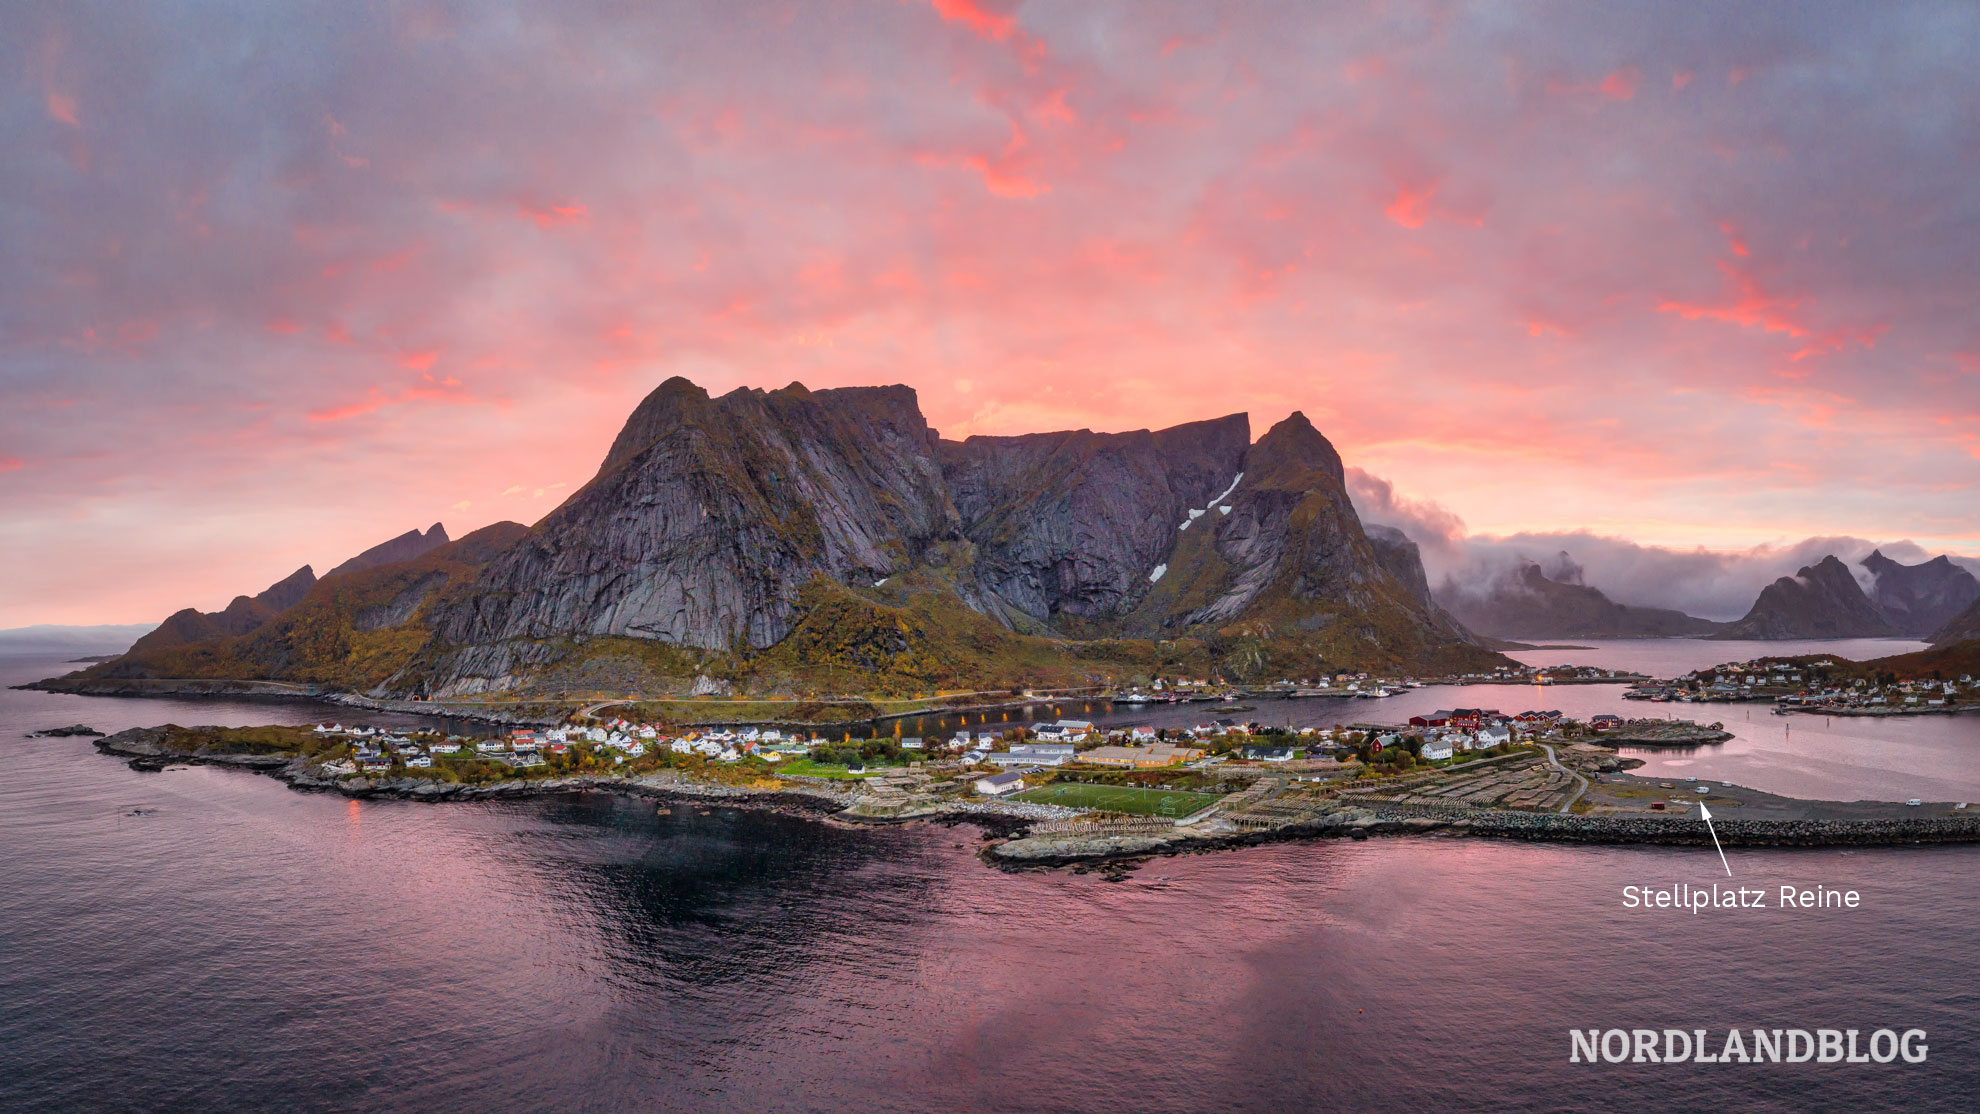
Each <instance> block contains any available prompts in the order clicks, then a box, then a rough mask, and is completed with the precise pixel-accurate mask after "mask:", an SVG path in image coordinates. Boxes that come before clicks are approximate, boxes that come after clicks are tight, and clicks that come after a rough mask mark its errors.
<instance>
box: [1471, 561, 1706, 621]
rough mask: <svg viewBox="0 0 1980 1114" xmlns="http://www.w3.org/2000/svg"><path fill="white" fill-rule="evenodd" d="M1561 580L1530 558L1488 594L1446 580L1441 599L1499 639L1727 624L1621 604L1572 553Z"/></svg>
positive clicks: (1561, 564)
mask: <svg viewBox="0 0 1980 1114" xmlns="http://www.w3.org/2000/svg"><path fill="white" fill-rule="evenodd" d="M1555 565H1556V568H1557V569H1558V570H1560V571H1557V573H1556V576H1557V577H1559V579H1555V578H1551V577H1549V576H1548V575H1547V573H1546V571H1544V570H1543V569H1542V568H1541V567H1540V565H1538V564H1537V563H1535V562H1532V561H1525V562H1522V563H1520V564H1519V565H1517V566H1515V567H1514V568H1511V569H1508V570H1506V571H1505V572H1503V573H1501V574H1500V575H1499V576H1497V577H1495V578H1494V579H1493V580H1492V581H1491V583H1490V584H1489V585H1488V586H1487V588H1486V590H1485V591H1483V592H1475V591H1473V592H1467V591H1463V590H1460V589H1459V588H1458V587H1457V586H1456V585H1455V584H1452V583H1448V582H1447V583H1446V584H1445V586H1444V587H1443V588H1442V589H1441V591H1440V593H1439V595H1438V602H1439V603H1441V604H1442V605H1443V606H1444V607H1445V608H1446V609H1447V610H1449V611H1450V613H1451V614H1452V615H1454V616H1456V617H1457V619H1458V621H1459V622H1461V623H1463V624H1464V625H1465V626H1466V627H1469V628H1470V629H1472V630H1475V631H1478V632H1480V633H1481V634H1487V635H1490V636H1492V637H1495V638H1509V639H1555V638H1679V637H1701V636H1706V635H1710V634H1712V633H1713V632H1714V631H1717V630H1718V629H1719V628H1720V625H1721V624H1718V623H1715V622H1712V621H1711V620H1710V619H1699V618H1696V617H1694V616H1691V615H1686V614H1684V613H1683V612H1681V611H1671V610H1667V609H1664V608H1658V607H1632V606H1630V605H1628V604H1621V603H1617V602H1615V601H1614V600H1612V599H1610V598H1609V597H1608V596H1606V595H1604V594H1603V593H1602V591H1601V590H1600V589H1598V588H1594V587H1591V586H1589V585H1587V584H1583V583H1581V580H1580V574H1579V570H1578V569H1575V568H1574V567H1573V563H1572V561H1571V560H1570V559H1569V558H1568V555H1567V554H1565V553H1563V554H1560V555H1559V556H1558V557H1557V558H1556V560H1555Z"/></svg>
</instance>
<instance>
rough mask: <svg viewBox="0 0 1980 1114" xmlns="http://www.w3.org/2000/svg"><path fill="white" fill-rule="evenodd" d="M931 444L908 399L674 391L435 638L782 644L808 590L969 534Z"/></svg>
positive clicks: (843, 392)
mask: <svg viewBox="0 0 1980 1114" xmlns="http://www.w3.org/2000/svg"><path fill="white" fill-rule="evenodd" d="M934 440H935V439H934V436H933V434H932V433H931V431H930V430H929V428H928V425H927V423H926V422H925V421H924V420H923V419H922V416H921V412H920V410H919V409H918V408H917V406H916V403H915V397H914V392H913V391H912V390H910V389H909V388H906V387H854V388H844V389H839V390H825V391H815V392H814V391H808V390H806V389H805V388H804V387H802V386H798V385H795V384H794V385H792V386H790V387H787V388H785V389H783V390H780V391H771V392H767V393H766V392H763V391H757V390H738V391H734V392H732V393H730V394H727V395H724V396H722V397H720V398H710V397H709V396H708V393H707V392H706V391H703V390H702V389H701V388H699V387H697V386H695V385H694V384H692V383H689V382H688V381H687V380H685V379H670V380H668V381H667V382H666V383H663V384H662V385H661V386H660V387H659V388H658V389H657V390H655V391H654V392H653V393H652V394H651V395H649V396H647V398H646V400H645V401H644V402H642V403H641V404H640V406H639V408H638V410H637V411H635V412H634V414H633V416H632V418H631V420H630V421H628V422H627V423H626V427H625V429H624V431H623V432H621V433H620V435H619V438H618V440H617V441H616V442H615V443H614V444H613V445H612V448H611V451H610V452H609V453H607V455H606V458H605V463H604V465H603V467H601V468H600V469H599V471H598V475H597V476H596V477H594V478H593V479H592V481H591V482H590V483H588V484H586V485H585V487H584V488H583V489H582V490H580V491H579V492H577V493H576V494H575V495H573V496H572V497H571V498H570V499H569V500H568V501H566V502H565V503H564V505H563V506H561V507H558V508H557V509H556V510H555V511H552V512H551V513H550V514H549V515H548V516H547V517H545V518H544V519H543V520H542V521H541V522H539V523H537V524H536V526H535V527H534V528H533V529H532V530H531V531H530V535H529V537H528V538H527V539H525V540H524V541H523V543H522V544H520V545H518V546H517V547H515V548H514V549H513V550H511V551H509V552H508V553H506V554H504V555H503V556H502V557H500V558H498V559H497V560H496V561H495V562H493V563H492V564H491V565H490V567H489V568H488V570H487V572H486V573H485V574H484V576H483V577H482V580H481V583H480V586H479V588H480V590H479V591H478V592H477V593H475V594H474V595H473V597H472V598H469V599H465V600H462V601H461V602H460V603H459V604H458V605H456V606H453V607H451V608H450V609H449V610H448V612H447V613H446V614H444V615H442V616H440V617H439V618H438V621H437V627H438V630H439V633H440V635H441V637H442V639H443V640H444V641H446V642H448V643H452V644H455V645H460V646H489V645H493V644H497V643H503V642H507V641H513V640H535V639H546V638H556V637H562V636H569V635H627V636H631V637H635V638H646V639H656V640H660V641H663V642H667V643H671V644H674V645H678V646H688V647H699V648H704V649H722V648H739V647H740V648H754V649H761V648H763V647H767V646H770V645H773V644H775V643H776V642H777V641H778V640H779V639H781V638H783V637H784V635H785V634H787V633H788V632H789V631H790V629H791V627H792V626H793V624H794V623H795V621H796V618H797V617H796V615H795V608H796V604H797V600H798V595H799V592H800V590H801V589H802V588H803V587H804V585H805V584H806V583H807V582H808V581H809V580H811V578H813V577H816V576H823V577H827V578H829V579H831V580H834V581H838V582H840V583H844V584H871V583H873V582H875V581H879V580H882V579H885V578H887V577H889V576H892V575H894V574H896V573H899V572H902V571H904V570H906V569H908V568H910V567H911V566H913V565H914V564H916V563H917V562H921V561H923V560H925V559H928V558H930V557H931V556H933V555H934V550H935V549H936V547H937V546H938V545H940V544H941V543H943V542H947V541H953V540H958V539H959V538H960V536H961V532H960V529H959V523H958V520H957V517H956V512H955V508H954V507H953V506H952V505H951V504H950V502H949V499H948V496H947V492H946V490H945V488H944V485H943V483H942V474H941V470H940V468H939V467H938V466H937V464H936V461H935V456H934ZM495 665H499V663H493V662H484V663H483V666H485V667H487V666H495Z"/></svg>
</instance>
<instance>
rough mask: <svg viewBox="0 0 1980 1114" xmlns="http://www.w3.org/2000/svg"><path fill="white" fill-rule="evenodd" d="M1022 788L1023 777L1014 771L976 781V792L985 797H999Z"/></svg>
mask: <svg viewBox="0 0 1980 1114" xmlns="http://www.w3.org/2000/svg"><path fill="white" fill-rule="evenodd" d="M1023 788H1024V775H1023V774H1020V773H1018V772H1016V771H1015V770H1008V771H1005V772H1004V773H1001V774H991V775H990V776H989V777H980V778H977V779H976V791H977V792H978V793H981V794H983V795H984V796H986V797H1000V796H1002V795H1004V794H1005V793H1015V792H1017V791H1018V790H1020V789H1023Z"/></svg>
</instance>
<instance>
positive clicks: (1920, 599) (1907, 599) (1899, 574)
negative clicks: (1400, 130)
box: [1862, 550, 1980, 638]
mask: <svg viewBox="0 0 1980 1114" xmlns="http://www.w3.org/2000/svg"><path fill="white" fill-rule="evenodd" d="M1862 564H1863V567H1864V569H1866V570H1868V572H1869V573H1870V575H1871V577H1872V578H1873V583H1872V584H1871V587H1870V602H1871V603H1873V604H1875V605H1876V606H1877V609H1878V610H1880V611H1882V612H1883V613H1884V616H1885V617H1886V618H1887V619H1889V620H1890V623H1891V626H1892V628H1893V629H1894V630H1895V631H1896V632H1897V633H1898V634H1901V635H1904V636H1905V637H1907V638H1928V637H1932V636H1933V635H1934V634H1935V632H1937V631H1938V630H1940V629H1941V628H1943V627H1944V626H1946V625H1947V624H1948V623H1950V622H1952V621H1953V619H1954V618H1955V617H1957V616H1958V615H1959V614H1960V613H1961V612H1962V611H1965V610H1966V609H1967V608H1968V607H1971V606H1973V604H1974V603H1975V601H1980V580H1976V579H1975V578H1974V576H1973V574H1972V573H1970V572H1968V571H1966V570H1965V569H1963V568H1961V567H1959V566H1958V565H1955V564H1953V563H1952V560H1951V559H1950V558H1948V557H1946V556H1945V555H1944V554H1940V555H1939V556H1937V557H1934V558H1932V559H1931V560H1930V561H1926V562H1923V563H1921V564H1916V565H1906V564H1901V563H1899V562H1897V561H1893V560H1891V559H1890V558H1889V557H1886V556H1884V553H1883V551H1882V550H1874V551H1872V552H1871V554H1870V556H1868V557H1865V558H1864V559H1863V561H1862Z"/></svg>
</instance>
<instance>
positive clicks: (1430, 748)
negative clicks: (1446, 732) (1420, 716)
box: [1422, 739, 1451, 762]
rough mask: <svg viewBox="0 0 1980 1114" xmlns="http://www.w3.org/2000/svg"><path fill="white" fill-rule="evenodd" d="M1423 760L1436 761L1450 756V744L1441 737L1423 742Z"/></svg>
mask: <svg viewBox="0 0 1980 1114" xmlns="http://www.w3.org/2000/svg"><path fill="white" fill-rule="evenodd" d="M1422 754H1423V760H1424V761H1426V762H1438V761H1442V760H1443V759H1446V758H1449V757H1450V756H1451V744H1449V743H1447V742H1445V741H1444V740H1442V739H1429V740H1426V741H1425V742H1424V744H1423V752H1422Z"/></svg>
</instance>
